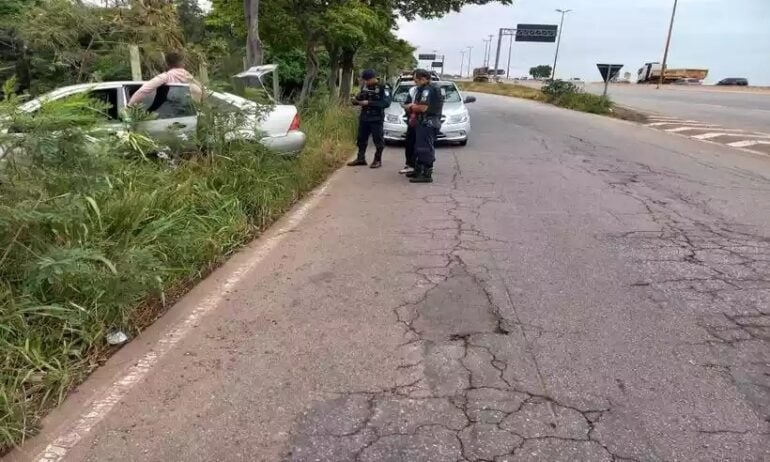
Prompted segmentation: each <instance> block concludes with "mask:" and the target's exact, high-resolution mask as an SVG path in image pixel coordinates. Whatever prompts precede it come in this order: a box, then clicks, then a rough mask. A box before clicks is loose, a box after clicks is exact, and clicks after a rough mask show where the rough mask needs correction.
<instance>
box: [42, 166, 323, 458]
mask: <svg viewBox="0 0 770 462" xmlns="http://www.w3.org/2000/svg"><path fill="white" fill-rule="evenodd" d="M333 178H334V177H332V178H330V179H329V180H327V182H326V183H324V184H323V186H321V187H320V188H318V189H317V190H316V191H315V192H314V193H313V194H312V195H311V196H310V197H309V198H308V199H307V200H306V201H305V203H304V204H302V205H301V206H300V207H299V208H298V209H296V210H295V211H294V212H293V213H292V214H291V215H289V216H288V218H287V219H286V221H285V223H284V225H283V226H281V228H280V229H278V230H276V231H274V232H272V233H271V236H270V237H268V238H266V239H265V240H264V241H263V242H262V243H261V244H260V245H259V247H257V249H255V251H254V255H253V256H252V257H251V258H250V259H249V260H248V261H246V262H244V263H242V264H241V265H240V266H238V267H236V268H235V269H233V271H232V272H231V274H230V276H228V277H227V279H225V280H224V282H223V283H222V284H221V285H219V287H218V288H216V290H213V291H212V292H211V294H210V295H209V296H207V297H206V298H204V299H203V300H202V301H200V302H199V303H198V304H197V305H196V306H195V308H194V309H193V310H192V312H191V313H190V314H189V315H188V316H187V317H186V318H185V319H184V320H183V321H182V322H181V323H180V324H178V325H177V326H176V327H174V328H173V329H172V330H170V331H169V332H167V333H166V334H165V336H164V337H163V338H161V339H160V340H159V341H158V343H157V345H156V346H155V348H154V349H153V350H152V351H149V352H148V353H147V354H145V355H144V356H143V357H142V358H141V359H139V361H137V362H136V364H134V365H132V366H131V367H129V368H128V369H127V370H126V372H125V374H124V375H123V376H122V377H121V378H119V379H118V380H117V381H115V382H113V383H112V385H111V386H110V387H109V388H108V389H107V390H105V392H104V393H103V394H101V395H100V396H99V397H98V398H97V399H95V400H94V402H93V403H92V404H91V405H90V407H89V408H88V410H87V411H86V412H85V413H84V414H82V415H81V416H80V418H78V419H77V420H76V421H75V422H73V424H72V425H71V426H70V427H69V428H67V429H66V430H65V432H64V433H63V434H61V435H60V436H58V437H57V438H55V439H54V440H53V442H51V443H50V444H49V445H48V446H47V447H46V448H45V450H43V452H42V453H41V454H39V455H38V456H37V457H35V459H34V460H35V461H37V462H60V461H62V460H63V459H64V458H65V457H66V455H67V453H68V452H69V450H70V449H72V448H73V447H75V445H77V444H78V443H79V442H80V441H81V440H82V439H83V438H84V437H85V436H86V435H87V434H88V433H89V432H90V431H91V430H92V429H93V428H94V426H95V425H97V424H98V423H99V422H101V421H102V420H103V419H104V418H105V417H106V416H107V414H109V412H110V411H111V410H112V408H113V407H114V406H115V404H117V403H118V402H120V401H121V400H122V399H123V398H125V397H126V395H127V394H128V393H129V392H130V391H131V389H132V388H133V387H134V386H135V385H136V384H137V383H138V382H140V381H141V380H143V379H144V378H145V377H146V376H147V374H148V373H149V372H150V371H151V370H152V368H153V367H154V366H155V365H156V364H157V363H158V361H159V360H160V359H161V358H163V356H164V355H166V354H167V353H168V352H169V351H171V349H172V348H174V347H175V346H176V345H177V344H178V343H179V342H180V341H182V340H183V339H184V338H185V337H186V336H187V335H188V334H189V333H190V331H191V330H192V329H193V327H194V326H195V325H197V324H198V323H199V322H200V320H201V318H203V317H204V316H205V315H207V314H208V313H210V312H212V311H214V310H215V309H217V308H218V307H219V305H220V303H221V302H222V300H223V299H224V297H225V296H226V295H227V294H228V293H229V292H230V291H231V290H233V289H234V288H235V286H237V285H238V284H239V283H240V282H241V281H242V280H243V279H244V277H245V276H246V275H247V274H248V273H249V272H250V271H251V270H253V269H254V268H255V267H256V266H257V265H258V264H259V263H261V262H262V261H263V260H264V259H265V257H267V256H268V255H269V254H270V252H271V251H273V250H274V249H275V248H276V247H277V246H278V244H279V243H280V242H281V241H282V240H283V238H284V237H285V236H286V235H287V234H288V233H289V232H291V231H293V230H294V229H295V228H296V227H297V226H298V225H299V224H300V222H302V220H303V219H304V218H305V217H306V216H307V214H308V212H310V210H311V209H312V208H313V207H315V206H316V205H318V203H319V202H320V200H321V198H322V197H323V195H324V193H325V191H326V189H327V188H328V187H329V185H330V184H331V181H332V180H333Z"/></svg>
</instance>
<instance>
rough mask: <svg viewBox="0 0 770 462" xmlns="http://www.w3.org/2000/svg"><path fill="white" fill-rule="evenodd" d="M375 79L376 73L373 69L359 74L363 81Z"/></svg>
mask: <svg viewBox="0 0 770 462" xmlns="http://www.w3.org/2000/svg"><path fill="white" fill-rule="evenodd" d="M375 77H377V73H376V72H374V70H373V69H366V70H365V71H363V72H362V73H361V78H362V79H364V80H371V79H373V78H375Z"/></svg>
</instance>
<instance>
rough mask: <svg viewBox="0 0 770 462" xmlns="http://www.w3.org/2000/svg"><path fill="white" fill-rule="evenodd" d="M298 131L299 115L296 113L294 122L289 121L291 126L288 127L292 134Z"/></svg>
mask: <svg viewBox="0 0 770 462" xmlns="http://www.w3.org/2000/svg"><path fill="white" fill-rule="evenodd" d="M296 130H299V113H297V114H296V115H295V116H294V120H292V121H291V125H289V131H290V132H293V131H296Z"/></svg>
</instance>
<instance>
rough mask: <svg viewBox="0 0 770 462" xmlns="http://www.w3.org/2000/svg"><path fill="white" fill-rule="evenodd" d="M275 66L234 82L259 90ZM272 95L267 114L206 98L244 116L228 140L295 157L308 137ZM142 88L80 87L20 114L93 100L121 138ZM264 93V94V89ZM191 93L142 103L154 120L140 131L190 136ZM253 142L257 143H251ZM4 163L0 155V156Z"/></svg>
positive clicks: (217, 95)
mask: <svg viewBox="0 0 770 462" xmlns="http://www.w3.org/2000/svg"><path fill="white" fill-rule="evenodd" d="M276 69H277V66H276V65H274V64H268V65H264V66H256V67H252V68H251V69H249V70H247V71H244V72H241V73H240V74H238V75H236V76H235V77H236V78H238V79H244V80H247V79H252V80H254V81H256V82H258V83H259V84H261V82H262V79H263V78H264V77H265V76H266V75H268V74H270V73H272V72H274V71H275V70H276ZM274 82H275V85H274V93H275V94H274V95H271V94H270V92H269V91H268V92H267V96H268V97H269V98H270V99H271V100H273V101H272V104H271V105H270V106H268V109H269V110H267V111H259V110H254V109H256V108H257V103H255V102H253V101H250V100H248V99H245V98H242V97H240V96H238V95H234V94H230V93H224V92H207V95H208V96H207V98H209V99H210V101H211V102H212V103H214V105H215V106H217V107H219V108H221V109H223V110H228V111H229V110H238V111H243V113H244V114H245V116H246V120H244V121H243V125H244V126H243V129H240V130H238V131H237V133H233V134H232V135H233V136H232V138H239V139H246V140H251V141H257V142H259V143H260V144H262V145H264V146H266V147H267V148H269V149H271V150H273V151H275V152H278V153H281V154H297V153H300V152H301V151H302V149H303V148H304V147H305V140H306V136H305V133H303V132H302V131H301V130H300V117H299V112H298V111H297V108H296V107H295V106H293V105H290V104H280V103H277V102H276V99H277V96H278V95H277V93H278V88H277V81H274ZM143 83H144V82H134V81H126V82H98V83H88V84H80V85H71V86H68V87H62V88H58V89H56V90H54V91H52V92H50V93H48V94H45V95H43V96H41V97H39V98H35V99H33V100H31V101H28V102H26V103H24V104H23V105H21V106H20V110H22V111H24V112H29V113H34V112H36V111H37V110H38V109H40V107H41V106H42V104H44V103H45V102H46V101H53V100H58V99H62V98H66V97H68V96H73V95H78V94H88V95H89V97H92V98H94V99H96V100H99V101H103V102H104V103H105V105H106V107H107V109H106V116H107V119H108V121H107V122H106V124H105V127H104V128H106V129H108V130H110V129H113V130H114V131H116V132H119V131H121V130H122V129H123V122H122V121H121V114H122V112H123V110H124V109H125V108H126V106H127V104H128V100H129V99H130V98H131V95H133V94H134V92H136V91H137V90H138V89H139V87H141V86H142V84H143ZM262 87H263V88H265V89H267V87H265V86H264V85H262ZM190 102H191V95H190V88H189V85H187V84H169V85H165V86H164V87H161V88H160V89H158V91H156V92H154V94H153V95H151V96H149V97H148V98H147V99H146V100H145V102H144V105H145V109H147V110H148V111H149V112H151V113H152V114H153V115H154V116H155V117H154V118H153V119H152V120H148V121H145V122H141V123H140V125H141V128H142V129H143V130H144V131H146V132H148V133H149V134H150V135H162V134H164V133H167V132H168V131H170V130H171V131H173V132H174V133H176V134H178V135H179V136H180V137H186V136H187V135H186V134H189V133H191V132H194V131H195V130H196V126H197V123H198V113H197V111H196V110H195V107H194V106H193V105H192V104H191V103H190ZM255 138H256V139H255ZM0 157H2V152H0Z"/></svg>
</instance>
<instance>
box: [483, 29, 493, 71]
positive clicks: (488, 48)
mask: <svg viewBox="0 0 770 462" xmlns="http://www.w3.org/2000/svg"><path fill="white" fill-rule="evenodd" d="M493 37H494V35H492V34H489V38H488V39H486V40H484V43H485V46H484V65H485V66H487V67H489V61H491V60H492V38H493Z"/></svg>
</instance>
